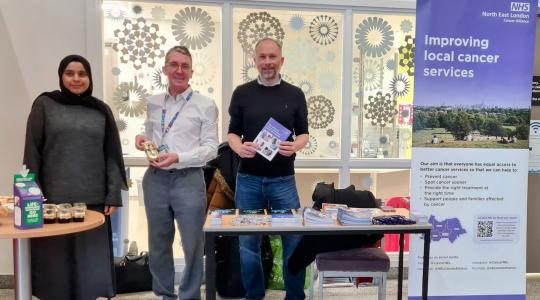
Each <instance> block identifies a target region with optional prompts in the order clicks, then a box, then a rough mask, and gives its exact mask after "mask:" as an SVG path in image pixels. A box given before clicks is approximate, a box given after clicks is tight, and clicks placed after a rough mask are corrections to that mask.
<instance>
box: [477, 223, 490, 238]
mask: <svg viewBox="0 0 540 300" xmlns="http://www.w3.org/2000/svg"><path fill="white" fill-rule="evenodd" d="M476 229H477V233H476V237H480V238H490V237H493V221H478V224H477V227H476Z"/></svg>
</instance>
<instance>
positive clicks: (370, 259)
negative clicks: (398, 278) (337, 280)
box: [309, 248, 390, 300]
mask: <svg viewBox="0 0 540 300" xmlns="http://www.w3.org/2000/svg"><path fill="white" fill-rule="evenodd" d="M314 264H315V266H316V267H317V269H318V270H319V279H318V280H319V296H318V299H319V300H322V299H323V282H324V278H326V277H373V285H376V286H377V287H378V299H379V300H385V299H386V274H387V272H388V270H389V269H390V258H389V257H388V255H386V253H385V252H384V250H383V249H381V248H355V249H350V250H342V251H334V252H325V253H320V254H318V255H317V258H316V259H315V263H314ZM313 271H314V270H313V265H312V270H311V284H310V291H309V297H310V299H313V284H314V272H313Z"/></svg>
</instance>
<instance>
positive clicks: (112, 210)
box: [103, 205, 117, 216]
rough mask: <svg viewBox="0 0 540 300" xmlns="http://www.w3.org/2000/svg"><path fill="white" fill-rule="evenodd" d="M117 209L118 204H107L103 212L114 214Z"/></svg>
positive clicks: (109, 214)
mask: <svg viewBox="0 0 540 300" xmlns="http://www.w3.org/2000/svg"><path fill="white" fill-rule="evenodd" d="M116 210H117V207H116V206H109V205H105V209H104V210H103V213H104V214H105V215H106V216H112V215H113V214H114V213H115V212H116Z"/></svg>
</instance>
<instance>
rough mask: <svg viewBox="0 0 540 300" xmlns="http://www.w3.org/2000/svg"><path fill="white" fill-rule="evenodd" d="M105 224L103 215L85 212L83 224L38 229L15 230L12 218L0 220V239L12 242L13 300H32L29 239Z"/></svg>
mask: <svg viewBox="0 0 540 300" xmlns="http://www.w3.org/2000/svg"><path fill="white" fill-rule="evenodd" d="M103 223H105V217H104V216H103V214H101V213H99V212H95V211H91V210H88V211H86V216H85V218H84V222H71V223H66V224H58V223H55V224H45V225H43V227H42V228H38V229H25V230H20V229H16V228H15V227H14V226H13V216H9V217H2V218H0V239H12V240H13V266H14V268H13V269H14V274H15V299H17V300H30V299H32V282H31V269H30V240H29V239H30V238H37V237H48V236H56V235H64V234H70V233H76V232H81V231H86V230H90V229H93V228H96V227H98V226H100V225H101V224H103Z"/></svg>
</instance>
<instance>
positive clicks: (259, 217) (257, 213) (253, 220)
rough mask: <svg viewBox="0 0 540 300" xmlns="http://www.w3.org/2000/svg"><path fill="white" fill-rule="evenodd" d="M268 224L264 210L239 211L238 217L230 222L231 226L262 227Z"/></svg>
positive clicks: (267, 217) (268, 218)
mask: <svg viewBox="0 0 540 300" xmlns="http://www.w3.org/2000/svg"><path fill="white" fill-rule="evenodd" d="M269 224H270V216H268V214H267V213H266V209H239V210H238V216H236V217H234V218H233V219H232V220H231V225H232V226H263V225H269Z"/></svg>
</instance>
